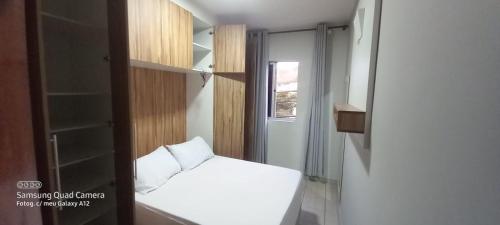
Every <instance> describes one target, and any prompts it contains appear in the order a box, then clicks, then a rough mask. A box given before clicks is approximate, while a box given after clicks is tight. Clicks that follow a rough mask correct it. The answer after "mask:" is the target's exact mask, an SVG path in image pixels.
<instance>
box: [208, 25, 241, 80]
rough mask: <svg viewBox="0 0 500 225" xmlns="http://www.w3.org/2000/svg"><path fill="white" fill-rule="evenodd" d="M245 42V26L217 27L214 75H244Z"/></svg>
mask: <svg viewBox="0 0 500 225" xmlns="http://www.w3.org/2000/svg"><path fill="white" fill-rule="evenodd" d="M245 42H246V26H245V25H221V26H217V27H215V35H214V73H244V72H245Z"/></svg>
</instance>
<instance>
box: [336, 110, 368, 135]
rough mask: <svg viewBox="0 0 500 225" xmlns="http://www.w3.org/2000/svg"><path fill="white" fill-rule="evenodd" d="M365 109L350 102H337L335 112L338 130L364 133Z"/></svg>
mask: <svg viewBox="0 0 500 225" xmlns="http://www.w3.org/2000/svg"><path fill="white" fill-rule="evenodd" d="M365 113H366V112H365V111H363V110H361V109H358V108H356V107H354V106H352V105H349V104H335V106H334V108H333V114H334V117H335V124H336V125H337V131H338V132H347V133H364V132H365Z"/></svg>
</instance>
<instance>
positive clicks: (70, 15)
mask: <svg viewBox="0 0 500 225" xmlns="http://www.w3.org/2000/svg"><path fill="white" fill-rule="evenodd" d="M41 3H42V4H41V11H40V14H39V15H40V20H41V26H42V29H41V32H42V45H43V61H44V62H45V64H44V68H43V69H44V74H45V79H46V80H45V82H46V87H47V88H46V93H45V95H46V98H47V102H48V113H49V124H50V125H49V126H50V127H49V128H50V136H51V140H50V141H51V143H52V150H53V151H54V159H53V161H54V163H53V165H54V166H53V168H52V169H53V171H54V174H55V179H54V180H55V181H56V188H57V190H54V191H56V192H61V193H73V195H72V196H69V197H67V198H63V199H58V200H57V201H59V202H60V204H63V203H64V201H66V202H78V203H79V204H80V205H78V206H77V207H59V208H58V210H57V217H58V221H59V224H60V225H84V224H87V225H90V224H116V210H115V208H116V191H115V185H114V182H115V167H114V146H113V129H112V126H113V118H112V106H111V94H110V93H111V82H110V64H109V40H108V27H107V1H103V0H73V1H68V0H41ZM77 192H80V193H102V194H104V197H103V198H102V196H101V197H98V198H84V199H82V198H78V196H76V195H77ZM99 195H100V194H99ZM63 205H65V204H63Z"/></svg>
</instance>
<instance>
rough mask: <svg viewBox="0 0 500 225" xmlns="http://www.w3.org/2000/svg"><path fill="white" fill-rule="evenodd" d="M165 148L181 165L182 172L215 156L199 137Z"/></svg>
mask: <svg viewBox="0 0 500 225" xmlns="http://www.w3.org/2000/svg"><path fill="white" fill-rule="evenodd" d="M167 147H168V149H169V150H170V152H172V155H174V157H175V159H177V161H178V162H179V164H181V167H182V170H190V169H192V168H194V167H196V166H198V165H200V164H201V163H202V162H205V161H206V160H208V159H210V158H212V157H214V156H215V155H214V152H213V151H212V149H211V148H210V146H208V144H207V143H206V142H205V141H204V140H203V138H201V137H195V138H193V139H192V140H190V141H188V142H184V143H181V144H176V145H169V146H167Z"/></svg>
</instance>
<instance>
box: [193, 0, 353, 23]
mask: <svg viewBox="0 0 500 225" xmlns="http://www.w3.org/2000/svg"><path fill="white" fill-rule="evenodd" d="M192 2H193V3H195V4H197V5H198V6H200V7H201V8H203V9H204V10H207V11H208V12H210V13H213V14H214V15H215V17H216V19H217V21H218V22H219V23H244V24H247V26H248V28H249V29H262V28H266V29H268V30H270V31H279V30H288V29H301V28H310V27H314V26H315V25H316V24H317V23H320V22H326V23H329V24H331V25H344V24H347V23H348V21H349V20H350V17H351V15H352V12H353V10H354V7H355V4H356V2H357V1H356V0H192Z"/></svg>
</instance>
